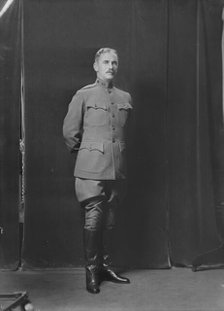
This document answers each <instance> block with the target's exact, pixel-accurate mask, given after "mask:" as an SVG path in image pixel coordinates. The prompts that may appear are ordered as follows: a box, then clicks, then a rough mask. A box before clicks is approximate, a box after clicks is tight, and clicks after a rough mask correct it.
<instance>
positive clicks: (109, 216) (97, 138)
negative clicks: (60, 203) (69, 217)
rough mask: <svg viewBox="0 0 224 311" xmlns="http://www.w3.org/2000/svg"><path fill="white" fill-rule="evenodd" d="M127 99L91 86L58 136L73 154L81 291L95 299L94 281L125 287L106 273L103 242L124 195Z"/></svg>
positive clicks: (78, 98) (75, 103)
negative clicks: (81, 231) (80, 234)
mask: <svg viewBox="0 0 224 311" xmlns="http://www.w3.org/2000/svg"><path fill="white" fill-rule="evenodd" d="M131 109H132V106H131V96H130V95H129V94H128V93H127V92H124V91H121V90H119V89H118V88H115V87H113V86H112V85H111V86H110V87H108V86H107V85H106V84H105V83H104V82H102V81H100V80H99V79H97V81H96V83H94V84H92V85H88V86H86V87H84V88H82V89H81V90H79V91H78V92H77V93H76V94H75V96H74V97H73V99H72V101H71V103H70V105H69V109H68V113H67V115H66V117H65V119H64V125H63V134H64V138H65V141H66V144H67V146H68V148H69V150H70V151H71V152H76V151H77V152H78V154H77V159H76V164H75V171H74V175H75V177H76V184H75V186H76V196H77V199H78V201H79V202H80V203H81V204H80V205H81V207H83V211H84V218H85V219H84V249H85V259H86V284H87V285H86V286H87V290H88V291H90V292H91V293H98V292H99V289H98V286H99V282H100V281H99V279H100V277H102V276H103V278H104V279H105V280H113V281H116V282H119V283H129V280H128V279H127V278H123V277H121V276H119V275H117V274H116V273H115V272H114V271H113V270H112V269H111V259H110V256H109V254H108V250H109V247H108V245H107V244H108V241H109V240H110V242H111V241H112V240H113V239H112V238H111V232H113V228H114V226H115V211H116V207H117V206H118V203H119V201H120V199H121V196H122V194H124V192H125V191H124V181H125V177H126V161H125V139H126V137H125V136H126V125H127V121H128V118H129V115H130V111H131Z"/></svg>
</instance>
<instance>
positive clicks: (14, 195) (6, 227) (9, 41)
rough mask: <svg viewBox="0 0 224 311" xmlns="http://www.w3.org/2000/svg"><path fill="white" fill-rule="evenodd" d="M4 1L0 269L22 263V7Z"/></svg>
mask: <svg viewBox="0 0 224 311" xmlns="http://www.w3.org/2000/svg"><path fill="white" fill-rule="evenodd" d="M6 2H7V1H3V0H1V1H0V227H2V228H3V233H2V234H1V235H0V268H9V269H14V268H16V267H17V265H18V262H19V239H18V237H19V234H18V233H19V220H18V210H19V175H20V154H19V139H20V81H21V79H20V68H21V66H20V58H21V35H20V33H21V3H20V2H19V1H14V3H12V5H11V6H10V7H9V8H8V10H7V11H6V12H5V13H4V14H3V8H4V5H5V4H6Z"/></svg>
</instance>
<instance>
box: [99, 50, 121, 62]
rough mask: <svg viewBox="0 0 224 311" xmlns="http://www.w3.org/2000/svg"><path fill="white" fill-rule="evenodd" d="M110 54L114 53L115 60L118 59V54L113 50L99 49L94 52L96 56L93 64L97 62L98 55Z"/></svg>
mask: <svg viewBox="0 0 224 311" xmlns="http://www.w3.org/2000/svg"><path fill="white" fill-rule="evenodd" d="M110 52H112V53H114V54H115V55H116V56H117V58H118V53H117V51H116V50H115V49H111V48H101V49H99V50H98V51H97V52H96V54H95V59H94V60H95V62H96V61H98V59H99V58H100V55H101V54H104V53H110Z"/></svg>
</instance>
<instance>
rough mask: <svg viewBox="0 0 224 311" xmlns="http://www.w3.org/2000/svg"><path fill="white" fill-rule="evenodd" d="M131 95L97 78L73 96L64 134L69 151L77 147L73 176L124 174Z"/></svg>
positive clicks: (114, 176)
mask: <svg viewBox="0 0 224 311" xmlns="http://www.w3.org/2000/svg"><path fill="white" fill-rule="evenodd" d="M131 110H132V105H131V96H130V94H129V93H127V92H124V91H122V90H120V89H118V88H116V87H114V86H111V87H106V85H105V83H104V82H102V81H100V80H99V79H97V81H96V82H95V83H94V84H92V85H88V86H85V87H84V88H82V89H81V90H79V91H78V92H77V93H76V94H75V96H74V97H73V99H72V101H71V103H70V105H69V109H68V113H67V115H66V117H65V119H64V125H63V135H64V138H65V142H66V145H67V147H68V148H69V150H70V151H71V152H75V151H78V155H77V159H76V165H75V171H74V176H76V177H79V178H84V179H91V180H116V179H124V178H125V177H126V162H125V147H126V146H125V136H126V125H127V120H128V118H129V115H130V111H131Z"/></svg>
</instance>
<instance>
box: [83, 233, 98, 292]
mask: <svg viewBox="0 0 224 311" xmlns="http://www.w3.org/2000/svg"><path fill="white" fill-rule="evenodd" d="M84 247H85V258H86V289H87V291H88V292H89V293H91V294H98V293H99V292H100V289H99V249H98V248H99V232H98V231H91V230H86V229H85V230H84Z"/></svg>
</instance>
